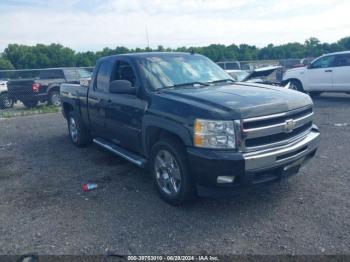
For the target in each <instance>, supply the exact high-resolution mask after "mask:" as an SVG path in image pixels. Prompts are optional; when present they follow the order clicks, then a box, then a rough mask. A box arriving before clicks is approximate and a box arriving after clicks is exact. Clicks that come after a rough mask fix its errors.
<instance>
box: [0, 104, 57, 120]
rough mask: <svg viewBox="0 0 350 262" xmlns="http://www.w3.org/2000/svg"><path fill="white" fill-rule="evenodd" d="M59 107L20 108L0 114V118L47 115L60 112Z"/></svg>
mask: <svg viewBox="0 0 350 262" xmlns="http://www.w3.org/2000/svg"><path fill="white" fill-rule="evenodd" d="M60 109H61V108H60V107H55V106H49V105H40V106H37V107H34V108H23V109H22V108H21V109H15V110H11V111H3V112H0V118H11V117H16V116H31V115H38V114H47V113H57V112H59V111H60Z"/></svg>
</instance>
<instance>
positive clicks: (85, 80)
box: [79, 78, 91, 87]
mask: <svg viewBox="0 0 350 262" xmlns="http://www.w3.org/2000/svg"><path fill="white" fill-rule="evenodd" d="M90 82H91V79H90V78H82V79H80V81H79V83H80V85H81V86H85V87H89V86H90Z"/></svg>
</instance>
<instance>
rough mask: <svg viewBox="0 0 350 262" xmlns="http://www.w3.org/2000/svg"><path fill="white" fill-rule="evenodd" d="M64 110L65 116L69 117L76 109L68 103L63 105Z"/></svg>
mask: <svg viewBox="0 0 350 262" xmlns="http://www.w3.org/2000/svg"><path fill="white" fill-rule="evenodd" d="M62 107H63V110H64V115H65V116H66V117H67V116H68V114H69V112H70V111H73V110H74V108H73V106H72V105H71V104H68V103H63V105H62Z"/></svg>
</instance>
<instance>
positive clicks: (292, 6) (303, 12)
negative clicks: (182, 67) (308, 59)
mask: <svg viewBox="0 0 350 262" xmlns="http://www.w3.org/2000/svg"><path fill="white" fill-rule="evenodd" d="M0 11H1V12H0V52H1V51H2V50H3V49H4V48H5V47H6V46H7V45H8V44H9V43H20V44H28V45H34V44H36V43H44V44H49V43H61V44H63V45H65V46H68V47H71V48H73V49H75V50H78V51H85V50H99V49H101V48H103V47H106V46H107V47H111V48H114V47H116V46H120V45H123V46H127V47H131V48H134V47H145V46H147V38H146V27H147V28H148V32H149V39H150V45H151V47H156V46H158V45H163V46H165V47H178V46H189V45H192V46H202V45H208V44H213V43H221V44H231V43H235V44H241V43H247V44H254V45H257V46H259V47H261V46H265V45H267V44H269V43H273V44H275V45H277V44H283V43H287V42H304V40H305V39H306V38H309V37H311V36H314V37H317V38H319V39H320V40H321V41H322V42H334V41H337V40H339V39H340V38H342V37H345V36H350V18H349V15H350V1H349V0H245V1H238V0H102V1H99V0H51V1H50V0H0Z"/></svg>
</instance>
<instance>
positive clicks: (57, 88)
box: [49, 86, 60, 94]
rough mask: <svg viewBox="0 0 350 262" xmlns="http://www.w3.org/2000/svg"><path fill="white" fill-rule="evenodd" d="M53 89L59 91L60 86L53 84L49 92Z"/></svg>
mask: <svg viewBox="0 0 350 262" xmlns="http://www.w3.org/2000/svg"><path fill="white" fill-rule="evenodd" d="M53 91H57V92H59V91H60V87H59V86H53V87H51V88H50V90H49V94H51V93H52V92H53Z"/></svg>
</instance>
